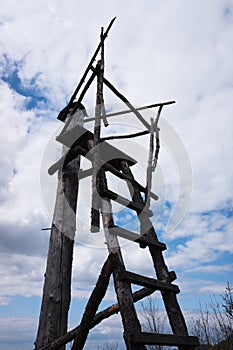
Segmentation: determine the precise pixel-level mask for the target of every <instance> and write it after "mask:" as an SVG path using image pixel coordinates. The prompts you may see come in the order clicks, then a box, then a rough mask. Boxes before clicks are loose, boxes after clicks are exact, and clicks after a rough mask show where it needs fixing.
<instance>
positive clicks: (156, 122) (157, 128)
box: [152, 106, 163, 171]
mask: <svg viewBox="0 0 233 350" xmlns="http://www.w3.org/2000/svg"><path fill="white" fill-rule="evenodd" d="M162 108H163V106H160V107H159V110H158V113H157V117H156V119H155V123H154V129H155V139H156V149H155V154H154V161H153V166H152V170H153V171H155V168H156V166H157V162H158V157H159V150H160V139H159V127H158V122H159V118H160V115H161V112H162Z"/></svg>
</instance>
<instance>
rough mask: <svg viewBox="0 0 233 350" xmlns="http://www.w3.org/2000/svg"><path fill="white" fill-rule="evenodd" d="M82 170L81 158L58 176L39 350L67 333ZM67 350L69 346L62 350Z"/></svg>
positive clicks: (79, 118)
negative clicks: (79, 179) (79, 184)
mask: <svg viewBox="0 0 233 350" xmlns="http://www.w3.org/2000/svg"><path fill="white" fill-rule="evenodd" d="M68 117H69V114H68ZM75 124H80V125H82V124H83V111H81V110H79V109H78V110H77V112H76V113H75V114H74V115H73V117H72V121H71V123H70V125H69V128H72V127H74V125H75ZM67 150H68V148H67V147H66V146H63V148H62V153H63V154H65V153H66V152H67ZM79 168H80V156H78V157H77V158H76V159H74V160H72V161H71V162H70V163H69V164H67V165H65V166H64V167H63V168H62V169H60V170H59V174H58V188H57V197H56V203H55V209H54V216H53V223H52V229H51V235H50V242H49V251H48V257H47V267H46V273H45V282H44V290H43V299H42V305H41V311H40V318H39V325H38V332H37V338H36V342H35V348H36V349H40V348H42V347H43V346H46V345H47V344H49V343H51V342H53V341H54V340H56V339H57V338H59V337H61V336H62V335H64V334H65V333H66V332H67V320H68V311H69V306H70V298H71V274H72V259H73V246H74V236H75V230H76V208H77V196H78V172H79ZM64 349H65V346H62V347H61V348H60V350H64Z"/></svg>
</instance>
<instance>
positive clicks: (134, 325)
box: [113, 254, 146, 350]
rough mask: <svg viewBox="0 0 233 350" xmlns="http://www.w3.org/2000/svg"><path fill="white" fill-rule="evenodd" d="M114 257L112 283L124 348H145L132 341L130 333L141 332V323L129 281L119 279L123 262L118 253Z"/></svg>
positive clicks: (138, 349) (135, 349) (122, 269)
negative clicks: (120, 319)
mask: <svg viewBox="0 0 233 350" xmlns="http://www.w3.org/2000/svg"><path fill="white" fill-rule="evenodd" d="M114 257H115V259H116V260H115V261H116V262H115V269H114V271H113V277H114V285H115V290H116V293H117V299H118V304H119V306H120V310H121V318H122V323H123V326H124V340H125V344H126V348H127V350H146V347H145V345H144V344H138V345H137V346H135V344H133V342H132V334H134V333H139V332H141V325H140V323H139V320H138V317H137V313H136V311H135V308H134V305H133V297H132V290H131V286H130V284H129V282H126V281H122V280H121V276H122V273H123V272H124V271H125V267H124V263H123V262H122V261H121V259H120V256H119V255H118V254H115V255H114Z"/></svg>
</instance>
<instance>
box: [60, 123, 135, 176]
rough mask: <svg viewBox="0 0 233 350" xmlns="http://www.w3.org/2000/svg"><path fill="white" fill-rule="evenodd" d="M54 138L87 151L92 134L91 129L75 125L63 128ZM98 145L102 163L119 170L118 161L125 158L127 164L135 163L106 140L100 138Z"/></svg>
mask: <svg viewBox="0 0 233 350" xmlns="http://www.w3.org/2000/svg"><path fill="white" fill-rule="evenodd" d="M56 140H57V141H58V142H60V143H62V144H63V145H66V146H67V147H69V148H71V149H72V148H73V147H76V146H81V147H82V148H84V149H85V150H87V151H88V147H87V141H88V140H94V135H93V133H92V132H91V131H89V130H87V129H86V128H84V127H83V126H80V125H76V126H75V127H74V128H72V129H71V130H65V131H64V132H61V134H60V135H58V136H57V137H56ZM100 141H101V143H100V144H99V145H98V147H99V149H100V158H101V160H102V161H104V163H107V162H108V163H109V164H111V165H112V166H113V167H114V168H116V169H117V170H121V165H120V162H121V161H122V160H126V161H127V162H128V165H129V166H132V165H134V164H136V163H137V161H136V160H135V159H133V158H132V157H130V156H129V155H127V154H126V153H124V152H122V151H120V150H119V149H118V148H116V147H114V146H112V145H110V144H109V143H107V142H106V141H103V140H100Z"/></svg>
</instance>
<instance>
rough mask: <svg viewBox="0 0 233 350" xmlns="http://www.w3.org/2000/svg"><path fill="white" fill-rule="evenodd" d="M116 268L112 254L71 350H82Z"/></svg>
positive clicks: (103, 270)
mask: <svg viewBox="0 0 233 350" xmlns="http://www.w3.org/2000/svg"><path fill="white" fill-rule="evenodd" d="M113 268H114V263H113V260H112V258H111V254H110V255H109V256H108V258H107V260H106V262H105V263H104V265H103V268H102V270H101V273H100V275H99V278H98V281H97V283H96V286H95V288H94V290H93V291H92V293H91V296H90V298H89V300H88V303H87V306H86V308H85V311H84V314H83V317H82V320H81V323H80V326H79V330H78V332H77V333H76V335H75V339H74V343H73V346H72V348H71V350H82V349H83V347H84V345H85V342H86V339H87V336H88V333H89V330H90V329H91V324H92V322H93V319H94V316H95V314H96V312H97V310H98V307H99V305H100V303H101V301H102V299H103V298H104V296H105V294H106V290H107V288H108V285H109V280H110V277H111V274H112V271H113Z"/></svg>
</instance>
